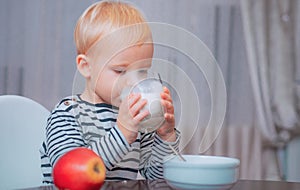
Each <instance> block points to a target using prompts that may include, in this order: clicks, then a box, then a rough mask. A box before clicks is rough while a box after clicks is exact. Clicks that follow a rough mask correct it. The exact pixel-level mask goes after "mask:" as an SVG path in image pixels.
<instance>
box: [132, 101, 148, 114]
mask: <svg viewBox="0 0 300 190" xmlns="http://www.w3.org/2000/svg"><path fill="white" fill-rule="evenodd" d="M146 104H147V100H145V99H141V100H139V101H137V102H136V103H135V104H133V105H132V107H131V108H130V113H131V114H132V117H135V116H136V115H137V114H138V113H139V112H140V111H141V109H143V108H144V106H145V105H146Z"/></svg>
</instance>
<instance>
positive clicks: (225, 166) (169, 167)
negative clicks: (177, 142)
mask: <svg viewBox="0 0 300 190" xmlns="http://www.w3.org/2000/svg"><path fill="white" fill-rule="evenodd" d="M183 157H184V158H185V160H186V161H182V160H180V158H179V157H178V156H168V157H166V158H165V159H164V165H163V167H164V178H165V180H166V181H167V182H168V183H169V184H170V185H171V186H173V187H175V188H178V189H220V190H221V189H228V188H230V187H231V186H232V185H233V184H234V183H235V182H236V181H237V180H238V176H239V165H240V161H239V160H238V159H236V158H229V157H221V156H201V155H183Z"/></svg>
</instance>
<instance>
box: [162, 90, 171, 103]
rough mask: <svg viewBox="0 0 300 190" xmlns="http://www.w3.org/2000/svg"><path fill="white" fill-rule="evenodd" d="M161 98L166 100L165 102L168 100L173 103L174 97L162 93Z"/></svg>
mask: <svg viewBox="0 0 300 190" xmlns="http://www.w3.org/2000/svg"><path fill="white" fill-rule="evenodd" d="M160 97H161V99H164V100H167V101H169V102H171V103H173V100H172V96H171V95H170V94H167V93H164V92H162V93H161V95H160Z"/></svg>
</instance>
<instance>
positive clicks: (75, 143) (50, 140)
mask: <svg viewBox="0 0 300 190" xmlns="http://www.w3.org/2000/svg"><path fill="white" fill-rule="evenodd" d="M99 135H100V134H99ZM46 136H47V137H46V144H47V154H48V156H49V160H50V163H51V165H52V166H54V164H55V163H56V161H57V160H58V158H59V157H60V156H61V155H63V154H65V153H66V152H68V151H70V150H72V149H74V148H76V147H87V148H90V149H92V150H93V151H94V152H95V153H97V154H98V155H100V156H101V157H102V159H103V161H104V163H105V166H106V168H107V169H108V170H110V169H112V168H113V167H115V165H116V164H117V163H118V162H120V160H121V159H122V158H123V157H124V155H126V154H127V153H128V152H129V151H130V150H131V147H130V145H129V144H128V143H127V141H126V140H125V138H124V137H123V135H122V133H121V132H120V131H119V129H118V127H117V126H115V127H112V128H111V130H109V131H108V132H105V133H104V134H103V135H102V136H101V135H100V137H99V136H97V137H96V138H90V139H89V140H88V142H86V140H85V139H84V138H83V136H84V135H83V133H82V128H81V126H80V125H79V124H78V122H77V121H76V118H75V117H74V116H73V115H72V114H71V113H69V112H68V111H65V110H56V111H54V112H53V113H52V114H51V116H50V118H49V119H48V124H47V128H46Z"/></svg>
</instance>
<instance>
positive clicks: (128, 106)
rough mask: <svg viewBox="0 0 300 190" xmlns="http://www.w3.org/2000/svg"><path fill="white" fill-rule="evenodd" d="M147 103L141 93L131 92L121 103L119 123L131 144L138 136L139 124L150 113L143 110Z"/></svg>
mask: <svg viewBox="0 0 300 190" xmlns="http://www.w3.org/2000/svg"><path fill="white" fill-rule="evenodd" d="M146 104H147V100H143V99H141V95H140V94H130V95H129V96H128V98H125V99H124V100H123V101H122V103H121V105H120V108H119V114H118V117H117V125H118V127H119V129H120V130H121V132H122V133H123V135H124V136H125V138H126V140H127V142H128V143H129V144H131V143H133V142H134V141H135V140H136V138H137V134H138V129H139V127H138V124H139V123H140V122H141V121H142V120H143V119H144V118H145V117H147V116H148V115H149V111H148V110H145V111H144V110H143V111H141V109H142V108H143V107H144V106H145V105H146Z"/></svg>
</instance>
